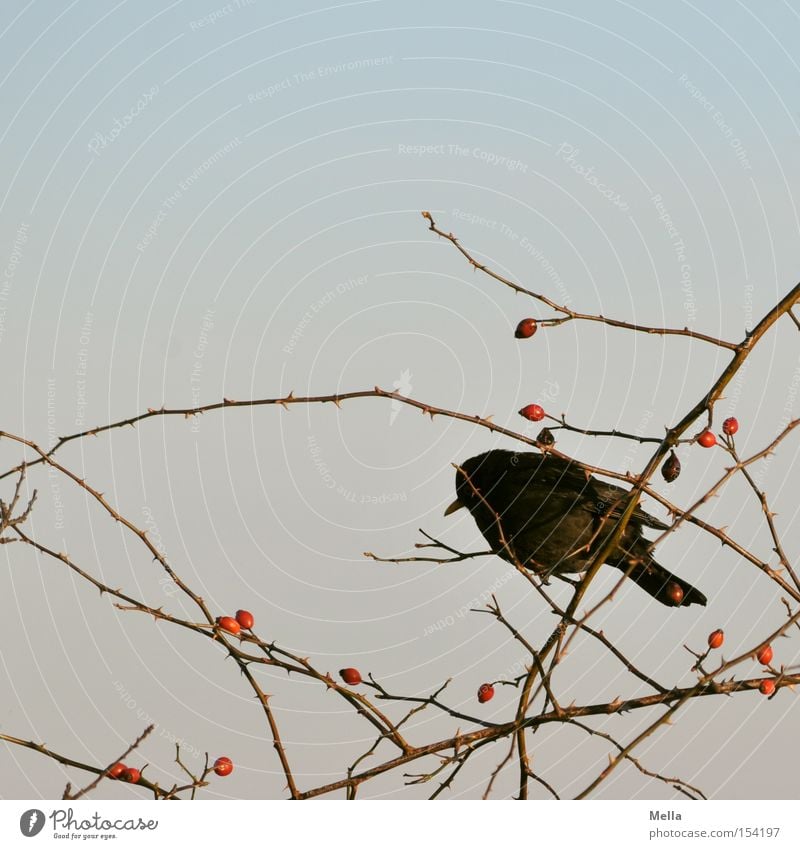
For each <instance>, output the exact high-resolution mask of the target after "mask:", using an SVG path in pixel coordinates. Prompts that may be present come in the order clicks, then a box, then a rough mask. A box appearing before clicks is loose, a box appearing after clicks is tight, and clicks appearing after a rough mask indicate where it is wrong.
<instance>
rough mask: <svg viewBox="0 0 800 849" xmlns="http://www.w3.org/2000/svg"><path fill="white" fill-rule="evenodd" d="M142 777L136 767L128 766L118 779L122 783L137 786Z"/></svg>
mask: <svg viewBox="0 0 800 849" xmlns="http://www.w3.org/2000/svg"><path fill="white" fill-rule="evenodd" d="M141 777H142V774H141V772H139V770H138V769H136V767H133V766H129V767H128V768H127V769H126V770H125V771H124V772H123V773H122V774H121V775H120V778H121V779H122V781H127V782H129V783H130V784H138V783H139V779H140V778H141Z"/></svg>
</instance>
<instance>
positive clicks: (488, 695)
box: [478, 684, 494, 704]
mask: <svg viewBox="0 0 800 849" xmlns="http://www.w3.org/2000/svg"><path fill="white" fill-rule="evenodd" d="M493 698H494V687H493V686H492V685H491V684H481V686H480V687H478V701H479V702H480V703H481V704H485V703H486V702H488V701H490V700H491V699H493Z"/></svg>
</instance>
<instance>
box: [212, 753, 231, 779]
mask: <svg viewBox="0 0 800 849" xmlns="http://www.w3.org/2000/svg"><path fill="white" fill-rule="evenodd" d="M214 772H216V774H217V775H222V776H225V775H230V774H231V773H232V772H233V761H232V760H231V759H230V758H226V757H224V756H223V757H221V758H217V759H216V760H215V761H214Z"/></svg>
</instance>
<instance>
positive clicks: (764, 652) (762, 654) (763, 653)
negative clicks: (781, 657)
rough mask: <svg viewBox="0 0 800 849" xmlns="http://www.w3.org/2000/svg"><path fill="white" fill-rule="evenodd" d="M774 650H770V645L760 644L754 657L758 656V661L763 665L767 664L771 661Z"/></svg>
mask: <svg viewBox="0 0 800 849" xmlns="http://www.w3.org/2000/svg"><path fill="white" fill-rule="evenodd" d="M773 654H774V652H773V651H772V646H770V645H766V646H762V647H761V648H760V649H759V650H758V651H757V652H756V657H757V658H758V662H759V663H761V664H763V665H764V666H769V664H770V663H771V662H772V656H773Z"/></svg>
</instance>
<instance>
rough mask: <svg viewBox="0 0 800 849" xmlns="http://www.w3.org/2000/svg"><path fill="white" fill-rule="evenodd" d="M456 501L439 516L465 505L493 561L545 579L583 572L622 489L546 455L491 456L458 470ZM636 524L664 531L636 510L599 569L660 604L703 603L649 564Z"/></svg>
mask: <svg viewBox="0 0 800 849" xmlns="http://www.w3.org/2000/svg"><path fill="white" fill-rule="evenodd" d="M456 495H457V498H456V500H455V501H454V502H453V503H452V504H451V505H450V506H449V507H448V508H447V510H446V511H445V515H446V516H448V515H450V513H453V512H454V511H455V510H458V509H459V508H460V507H466V508H467V509H468V510H469V512H470V513H471V514H472V518H473V519H475V522H476V524H477V525H478V528H479V530H480V532H481V533H482V534H483V536H484V537H485V538H486V541H487V542H488V543H489V545H490V546H491V547H492V550H493V551H494V552H495V553H496V554H497V555H499V556H500V557H502V558H503V559H504V560H507V561H508V562H509V563H515V562H518V563H519V564H520V565H522V566H524V567H525V568H526V569H530V570H531V571H534V572H536V573H537V574H539V575H541V576H542V577H545V578H546V577H548V576H550V575H552V574H556V575H562V574H569V573H571V574H579V573H581V572H584V571H586V569H587V568H588V566H589V564H590V563H591V561H592V558H593V557H594V555H595V554H596V552H597V551H598V550H599V549H600V547H601V546H602V545H603V543H604V542H605V541H606V540H607V539H608V537H609V536H610V535H611V533H613V531H614V527H615V525H616V521H615V520H616V519H618V518H619V517H620V516H621V515H622V512H623V509H624V505H625V499H626V497H627V496H628V490H626V489H623V488H621V487H619V486H614V485H613V484H609V483H604V482H603V481H600V480H598V479H597V478H595V477H593V476H592V475H590V474H589V473H588V471H586V470H585V469H583V468H582V467H581V466H579V465H578V464H577V463H574V462H569V461H567V460H562V459H561V458H560V457H555V456H553V455H552V454H535V453H532V452H524V453H517V452H514V451H501V450H494V451H487V452H485V453H484V454H478V456H477V457H470V459H469V460H467V461H465V462H464V463H462V464H461V467H460V468H459V469H458V470H457V471H456ZM643 526H646V527H648V528H655V529H656V530H666V529H667V527H668V526H667V525H665V524H664V523H663V522H660V521H659V520H658V519H656V518H654V517H653V516H651V515H649V514H648V513H645V511H644V510H642V509H641V508H640V507H639V506H638V505H637V507H636V510H635V511H634V513H633V515H632V516H631V518H630V520H629V522H628V524H627V526H626V527H625V532H624V533H623V535H622V538H621V540H620V541H619V543H618V544H617V546H616V548H615V549H614V550H613V551H612V552H611V554H610V556H609V557H608V558H607V560H606V563H608V564H610V565H611V566H616V568H617V569H621V570H622V571H623V572H626V573H627V575H628V577H629V578H630V579H631V580H632V581H634V582H635V583H636V584H638V585H639V586H640V587H641V588H642V589H643V590H644V591H645V592H647V593H650V595H651V596H653V598H655V599H657V600H658V601H660V602H661V603H662V604H666V605H669V606H670V607H676V606H681V605H682V606H685V605H689V604H703V605H704V604H705V603H706V597H705V596H704V595H703V593H701V592H700V590H698V589H696V588H695V587H693V586H692V585H691V584H688V583H687V582H686V581H684V580H683V579H681V578H678V577H677V576H676V575H673V574H672V573H671V572H669V571H667V570H666V569H665V568H664V567H663V566H661V565H660V564H659V563H656V561H655V560H654V559H653V555H652V553H651V551H650V541H649V540H648V539H647V538H646V537H644V536H643V535H642V527H643Z"/></svg>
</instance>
